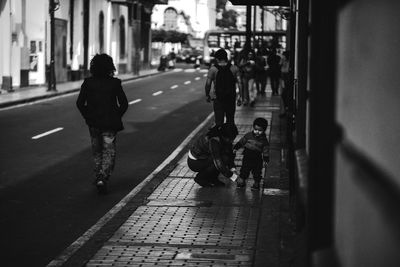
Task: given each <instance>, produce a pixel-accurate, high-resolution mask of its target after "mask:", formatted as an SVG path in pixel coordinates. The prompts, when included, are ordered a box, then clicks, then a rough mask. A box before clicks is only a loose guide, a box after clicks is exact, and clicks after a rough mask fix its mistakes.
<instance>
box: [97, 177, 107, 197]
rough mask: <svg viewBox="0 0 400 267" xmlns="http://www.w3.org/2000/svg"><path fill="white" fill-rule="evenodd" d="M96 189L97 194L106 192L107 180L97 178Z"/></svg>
mask: <svg viewBox="0 0 400 267" xmlns="http://www.w3.org/2000/svg"><path fill="white" fill-rule="evenodd" d="M96 187H97V191H98V192H99V194H106V193H107V182H106V181H104V180H98V181H97V183H96Z"/></svg>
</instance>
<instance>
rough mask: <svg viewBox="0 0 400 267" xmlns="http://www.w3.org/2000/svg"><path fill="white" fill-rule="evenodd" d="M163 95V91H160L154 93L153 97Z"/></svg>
mask: <svg viewBox="0 0 400 267" xmlns="http://www.w3.org/2000/svg"><path fill="white" fill-rule="evenodd" d="M162 93H163V91H158V92H155V93H153V96H156V95H161V94H162Z"/></svg>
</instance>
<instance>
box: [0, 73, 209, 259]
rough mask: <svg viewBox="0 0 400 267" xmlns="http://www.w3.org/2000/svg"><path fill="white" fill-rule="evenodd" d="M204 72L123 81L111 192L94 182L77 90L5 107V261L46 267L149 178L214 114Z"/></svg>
mask: <svg viewBox="0 0 400 267" xmlns="http://www.w3.org/2000/svg"><path fill="white" fill-rule="evenodd" d="M204 75H205V72H201V71H198V70H197V71H194V70H193V69H188V70H182V71H176V72H170V73H165V74H161V75H157V76H154V77H151V78H144V79H139V80H135V81H132V82H127V83H124V84H123V87H124V90H125V93H126V95H127V97H128V101H129V102H130V106H129V108H128V111H127V113H126V114H125V116H124V118H123V121H124V125H125V130H124V131H123V132H120V133H119V134H118V136H117V160H116V168H115V171H114V174H113V176H112V177H111V182H110V193H109V194H108V195H106V196H99V195H98V194H97V192H96V190H95V188H94V187H93V185H92V184H91V182H92V180H93V173H92V166H93V165H92V157H91V150H90V139H89V133H88V129H87V126H86V125H85V124H84V121H83V119H82V118H81V116H80V114H79V112H78V110H77V109H76V107H75V101H76V98H77V94H72V95H68V96H65V97H61V98H57V99H52V100H49V101H45V102H41V103H37V104H33V105H26V106H23V107H19V108H15V109H9V110H3V111H0V129H1V141H0V142H1V143H0V144H1V149H0V233H1V234H0V255H1V258H0V262H1V264H0V265H1V266H45V265H46V264H48V263H49V262H50V261H51V260H52V259H54V258H55V257H56V256H57V255H59V253H61V252H62V251H63V249H65V248H66V247H68V246H69V245H70V244H71V243H72V242H73V241H75V240H76V239H77V238H78V237H79V236H81V235H82V234H83V233H84V232H85V231H86V230H87V229H89V228H90V227H91V226H92V225H93V224H95V223H96V222H97V220H99V219H100V218H101V217H102V216H103V215H104V214H105V213H107V212H108V211H109V210H110V209H111V208H112V207H113V206H114V205H115V204H116V203H118V202H119V201H120V200H121V199H122V198H123V197H124V196H125V195H126V194H127V193H129V192H130V191H131V190H132V189H133V188H134V187H135V186H136V185H138V184H139V183H140V182H141V181H142V180H143V179H144V178H146V177H147V176H148V175H149V174H150V173H151V172H152V171H153V170H154V169H155V168H156V167H157V166H158V165H159V164H160V163H162V162H163V161H164V159H166V158H167V157H168V156H169V155H170V154H171V152H172V151H173V150H174V149H175V148H176V147H177V146H178V145H179V144H180V143H181V142H182V141H183V140H184V139H185V138H186V137H187V136H188V135H189V134H190V133H191V132H192V131H193V130H194V129H195V128H196V127H197V126H198V125H199V124H200V123H201V122H202V121H203V120H204V119H205V118H206V117H207V116H208V115H209V114H210V113H211V112H212V107H211V105H210V104H208V103H206V102H205V98H204V89H203V88H204V82H205V77H204Z"/></svg>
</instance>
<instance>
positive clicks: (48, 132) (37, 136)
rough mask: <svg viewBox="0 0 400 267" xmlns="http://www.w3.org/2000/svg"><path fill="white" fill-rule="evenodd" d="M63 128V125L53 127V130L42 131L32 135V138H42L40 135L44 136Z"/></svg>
mask: <svg viewBox="0 0 400 267" xmlns="http://www.w3.org/2000/svg"><path fill="white" fill-rule="evenodd" d="M63 129H64V128H63V127H58V128H55V129H53V130H50V131H47V132H44V133H42V134H38V135H35V136H33V137H32V139H39V138H42V137H44V136H46V135H49V134H52V133H55V132H58V131H61V130H63Z"/></svg>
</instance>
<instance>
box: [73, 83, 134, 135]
mask: <svg viewBox="0 0 400 267" xmlns="http://www.w3.org/2000/svg"><path fill="white" fill-rule="evenodd" d="M76 105H77V107H78V109H79V111H80V112H81V114H82V116H83V117H84V118H85V121H86V124H87V125H88V126H89V127H95V128H99V129H102V130H112V131H121V130H123V124H122V120H121V118H122V115H123V114H124V113H125V112H126V110H127V109H128V100H127V98H126V95H125V93H124V91H123V90H122V86H121V80H120V79H117V78H114V77H111V76H110V77H102V78H95V77H89V78H86V79H85V80H84V82H83V84H82V86H81V91H80V93H79V96H78V99H77V101H76Z"/></svg>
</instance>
